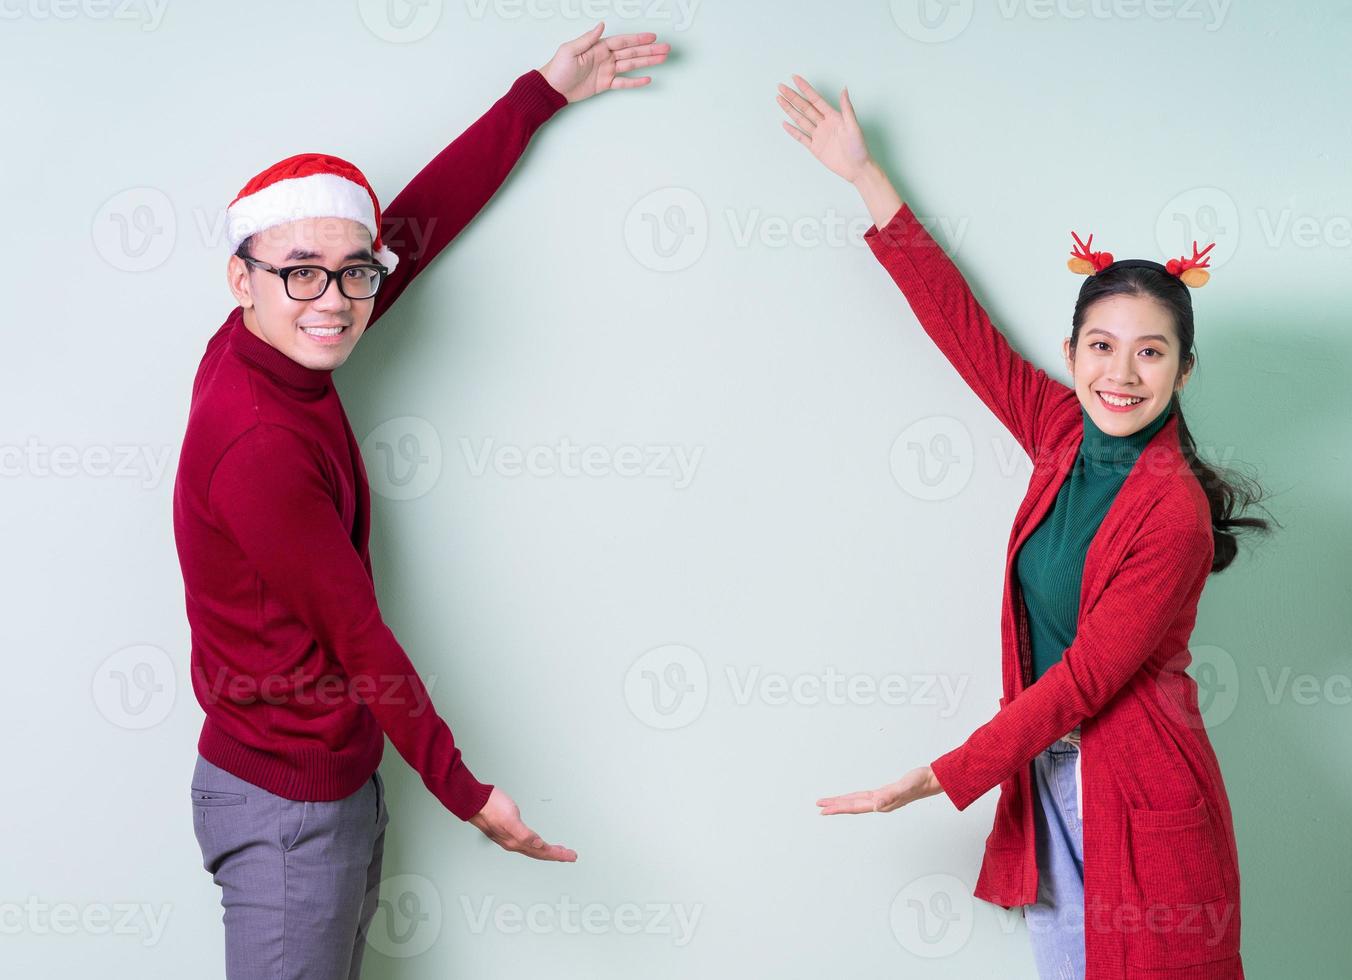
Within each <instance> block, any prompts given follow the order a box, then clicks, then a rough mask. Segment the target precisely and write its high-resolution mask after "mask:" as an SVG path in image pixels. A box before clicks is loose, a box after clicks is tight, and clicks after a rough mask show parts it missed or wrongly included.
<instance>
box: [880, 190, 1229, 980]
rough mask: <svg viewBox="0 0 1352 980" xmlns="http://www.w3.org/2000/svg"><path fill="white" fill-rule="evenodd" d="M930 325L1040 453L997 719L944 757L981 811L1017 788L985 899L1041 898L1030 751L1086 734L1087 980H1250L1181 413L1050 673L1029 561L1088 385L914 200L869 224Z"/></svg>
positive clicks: (981, 889) (1113, 523) (1005, 806)
mask: <svg viewBox="0 0 1352 980" xmlns="http://www.w3.org/2000/svg"><path fill="white" fill-rule="evenodd" d="M864 239H865V241H866V242H867V243H868V245H869V247H870V248H871V249H872V250H873V254H874V255H875V256H876V257H877V258H878V260H879V261H880V262H881V263H882V264H883V267H884V268H885V269H887V271H888V273H890V274H891V276H892V278H893V279H894V280H895V281H896V283H897V285H898V286H900V287H901V290H902V292H903V293H904V294H905V296H906V299H907V301H908V302H909V303H910V305H911V309H912V310H913V311H914V312H915V315H916V318H917V319H918V320H919V322H920V326H921V327H922V328H923V329H924V330H925V332H926V333H927V334H929V336H930V339H931V340H933V341H934V343H935V344H936V345H938V347H939V350H940V351H941V352H942V353H943V355H944V356H945V357H946V358H947V359H948V360H949V361H950V362H951V363H952V365H953V366H954V367H955V368H956V369H957V371H958V374H960V375H961V376H962V379H963V380H964V381H966V382H967V384H968V386H969V387H970V388H971V389H972V390H973V391H974V392H975V393H976V395H977V397H978V398H980V399H981V401H982V402H984V403H985V405H986V407H987V408H989V409H990V410H991V411H992V412H994V413H995V415H996V417H997V418H998V419H999V420H1000V421H1001V423H1003V424H1004V426H1005V428H1007V429H1008V430H1009V431H1010V433H1011V434H1012V435H1013V436H1014V438H1015V439H1016V440H1017V441H1018V443H1019V445H1020V446H1021V447H1022V448H1023V450H1024V451H1025V452H1026V453H1027V454H1028V456H1029V457H1030V459H1031V460H1032V461H1033V475H1032V478H1031V480H1030V482H1029V486H1028V492H1027V495H1026V496H1025V497H1024V499H1023V503H1022V505H1021V506H1020V507H1019V509H1018V512H1017V513H1016V514H1015V517H1014V527H1013V530H1012V531H1011V533H1010V537H1009V548H1008V551H1007V554H1006V559H1005V572H1004V601H1003V603H1002V607H1001V615H1000V640H1001V654H1002V656H1001V665H1002V675H1003V690H1004V696H1003V697H1001V698H1000V709H999V711H998V712H996V714H995V716H994V717H993V718H992V719H991V720H990V721H988V722H986V723H985V724H983V725H982V726H981V727H980V728H978V729H977V730H976V731H975V732H973V733H972V735H971V736H970V737H969V738H968V739H967V741H965V742H964V743H963V744H962V745H960V746H958V747H957V748H956V749H953V750H952V751H951V752H947V753H945V754H944V755H942V756H940V757H939V758H937V759H935V760H934V762H933V763H931V767H932V768H933V770H934V774H935V776H936V778H937V779H938V780H939V783H940V784H941V785H942V786H943V789H944V792H945V793H946V794H947V795H948V797H949V798H950V799H951V800H952V801H953V804H954V805H955V806H956V807H957V808H958V809H959V810H963V809H966V807H967V806H968V805H969V804H971V803H972V801H973V800H975V799H977V798H978V797H980V796H981V795H982V794H984V793H985V792H986V791H987V790H989V789H992V788H994V787H995V786H999V787H1000V796H999V799H998V801H997V803H996V808H995V826H994V828H993V829H992V830H991V832H990V835H989V836H988V837H987V838H986V846H985V856H984V858H983V860H982V862H981V872H980V875H979V876H978V878H977V882H976V887H975V889H974V892H973V894H974V895H975V896H976V897H977V898H981V899H984V900H985V901H988V902H993V903H995V904H997V905H1000V906H1002V907H1005V908H1011V907H1013V906H1015V905H1027V904H1030V903H1032V902H1035V901H1036V900H1037V879H1038V870H1037V859H1036V851H1035V838H1034V830H1033V828H1034V824H1033V807H1034V805H1035V804H1036V800H1035V793H1034V789H1033V784H1032V773H1031V768H1032V767H1031V765H1030V763H1031V760H1032V759H1033V757H1034V756H1036V755H1037V754H1038V753H1039V752H1041V751H1042V750H1043V749H1045V748H1047V746H1049V745H1050V744H1051V743H1052V742H1054V741H1055V740H1056V739H1057V738H1059V737H1060V736H1062V735H1064V734H1066V733H1067V732H1069V731H1070V730H1071V729H1072V728H1074V727H1075V725H1077V724H1078V725H1079V726H1080V735H1081V742H1080V752H1081V778H1082V783H1083V795H1084V893H1085V954H1086V977H1087V978H1088V980H1110V978H1111V980H1119V978H1123V980H1137V978H1141V980H1144V978H1160V980H1163V978H1165V977H1168V978H1169V980H1236V978H1242V977H1243V976H1244V970H1243V967H1242V965H1241V962H1240V954H1239V858H1238V853H1237V850H1236V847H1235V837H1234V828H1233V824H1232V821H1231V816H1230V803H1229V799H1228V798H1227V796H1226V793H1225V785H1224V783H1223V782H1222V780H1221V771H1220V766H1219V765H1218V763H1217V761H1216V755H1215V753H1214V751H1213V750H1212V748H1211V743H1210V741H1209V740H1208V739H1207V734H1206V729H1205V727H1204V726H1203V723H1202V719H1201V717H1200V712H1199V710H1198V705H1197V685H1196V683H1195V682H1194V681H1193V680H1192V678H1191V677H1190V676H1189V675H1188V674H1187V673H1185V672H1184V668H1185V667H1186V666H1187V665H1188V663H1189V662H1190V661H1191V654H1190V653H1189V651H1188V638H1189V636H1190V635H1191V633H1192V628H1193V623H1194V622H1195V620H1196V618H1197V600H1198V597H1199V596H1200V594H1201V592H1202V587H1203V585H1205V584H1206V579H1207V576H1208V575H1209V574H1210V572H1211V562H1212V558H1213V555H1214V546H1213V542H1212V529H1211V511H1210V508H1209V506H1208V503H1207V499H1206V496H1205V494H1204V493H1203V491H1202V487H1201V485H1200V484H1199V482H1198V481H1197V478H1196V476H1195V475H1194V474H1193V473H1192V472H1191V470H1190V469H1189V467H1188V464H1187V462H1186V460H1184V458H1183V456H1182V454H1181V452H1180V449H1179V443H1178V416H1177V413H1175V414H1174V416H1173V417H1172V418H1170V419H1169V421H1168V422H1167V423H1165V425H1164V426H1163V427H1161V429H1160V430H1159V431H1158V432H1157V433H1156V434H1155V435H1154V437H1152V438H1151V440H1150V442H1149V443H1148V444H1147V445H1146V447H1145V449H1144V450H1143V451H1142V453H1141V455H1140V457H1139V458H1138V459H1137V461H1136V465H1135V466H1134V467H1133V468H1132V470H1131V472H1130V473H1129V474H1128V476H1127V478H1126V481H1125V482H1124V483H1123V485H1122V487H1121V489H1120V490H1119V491H1118V494H1117V496H1116V497H1115V498H1114V500H1113V503H1112V506H1111V507H1110V508H1109V510H1108V513H1107V515H1106V516H1105V517H1104V520H1103V523H1102V524H1101V525H1100V527H1099V530H1098V532H1097V533H1096V534H1095V536H1094V539H1093V541H1092V542H1091V543H1090V546H1089V551H1088V554H1087V555H1086V557H1085V563H1084V578H1083V583H1082V586H1081V592H1080V607H1079V618H1078V621H1077V625H1076V635H1075V640H1074V642H1073V643H1072V644H1071V645H1070V646H1069V647H1068V648H1067V649H1066V651H1065V653H1064V654H1062V656H1061V659H1060V661H1058V662H1057V663H1055V664H1053V665H1052V667H1051V668H1050V669H1048V670H1047V671H1046V673H1044V674H1043V675H1042V676H1041V677H1040V678H1038V680H1037V681H1036V683H1030V680H1031V677H1032V664H1031V659H1030V658H1031V645H1030V643H1029V639H1028V626H1027V613H1026V609H1025V607H1024V604H1023V598H1022V596H1021V595H1020V593H1019V584H1018V576H1017V574H1016V573H1015V567H1014V556H1015V554H1016V553H1017V551H1018V549H1019V546H1020V545H1021V544H1022V543H1023V541H1024V539H1025V538H1026V537H1027V536H1028V535H1029V534H1031V533H1032V531H1033V530H1034V528H1036V527H1037V525H1038V522H1039V521H1040V520H1041V519H1042V517H1043V516H1044V515H1045V514H1046V513H1047V511H1048V510H1049V509H1050V507H1051V506H1052V504H1053V502H1054V501H1055V499H1056V493H1057V490H1058V489H1059V488H1060V486H1061V484H1062V482H1063V481H1064V480H1065V478H1066V476H1067V474H1068V473H1069V471H1070V466H1071V464H1072V463H1073V462H1074V459H1075V455H1076V452H1077V451H1078V449H1079V445H1080V441H1081V438H1082V436H1083V421H1082V418H1081V411H1080V403H1079V399H1078V397H1077V396H1076V394H1075V391H1074V389H1073V388H1070V387H1067V386H1066V385H1064V384H1061V383H1060V382H1058V381H1056V380H1055V379H1053V378H1050V377H1048V375H1047V373H1046V372H1045V371H1043V370H1041V369H1039V368H1035V367H1034V366H1033V365H1032V364H1030V363H1029V362H1028V361H1026V360H1024V359H1023V358H1022V357H1020V356H1019V355H1018V354H1017V353H1016V352H1015V351H1014V350H1013V349H1012V348H1011V347H1010V346H1009V344H1008V343H1007V342H1006V341H1005V339H1004V337H1003V336H1002V335H1001V334H1000V332H999V331H998V330H997V329H996V328H995V326H994V325H993V324H992V323H991V321H990V318H989V317H988V316H987V315H986V312H985V311H984V310H983V309H982V308H981V306H980V305H979V304H978V303H977V301H976V299H975V298H974V297H973V295H972V292H971V290H970V289H969V288H968V286H967V283H966V282H965V281H964V279H963V277H962V274H961V273H960V272H959V271H958V269H957V267H956V266H955V265H954V264H953V263H952V261H951V260H950V259H949V258H948V256H947V255H946V254H945V253H944V251H943V249H942V248H940V247H939V245H938V244H937V243H936V242H935V240H934V238H933V237H932V236H931V235H930V234H929V232H928V231H926V229H925V228H924V227H923V226H922V225H921V224H920V222H919V221H918V220H917V219H916V217H915V215H914V214H913V213H912V212H911V210H910V207H909V206H907V205H903V206H902V208H901V210H900V211H899V212H897V214H896V216H895V217H893V218H892V219H891V220H890V221H889V222H888V223H887V225H886V227H884V228H882V229H881V230H880V229H879V228H878V227H877V226H876V225H874V226H872V227H870V228H869V230H868V231H867V232H866V233H865V235H864Z"/></svg>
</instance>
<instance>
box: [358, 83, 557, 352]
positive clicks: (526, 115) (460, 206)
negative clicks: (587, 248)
mask: <svg viewBox="0 0 1352 980" xmlns="http://www.w3.org/2000/svg"><path fill="white" fill-rule="evenodd" d="M567 103H568V99H567V98H566V97H565V96H564V95H563V94H562V93H561V92H559V91H557V90H556V89H555V88H554V87H553V86H551V85H550V84H549V82H547V81H546V80H545V77H544V76H543V75H542V74H540V72H539V71H538V70H537V69H534V68H532V69H531V70H530V71H528V72H526V73H525V74H524V75H522V76H521V77H520V78H518V79H517V80H516V81H515V82H513V83H512V87H511V88H510V89H508V90H507V93H506V94H505V95H503V96H502V98H500V99H498V100H497V101H496V102H494V103H493V104H492V105H491V106H490V107H489V108H488V111H487V112H485V113H484V114H483V115H482V116H480V117H479V118H478V119H477V120H475V121H474V122H473V123H472V124H471V125H470V127H469V128H468V129H466V130H465V131H464V132H463V133H461V134H460V135H459V136H457V137H456V138H455V139H454V140H452V141H451V143H450V144H449V145H448V146H447V147H446V148H445V149H443V150H442V151H441V152H440V153H438V154H437V155H436V156H435V157H433V158H432V160H431V162H430V163H428V164H427V166H425V167H423V168H422V170H420V171H419V172H418V175H417V176H416V177H414V178H413V180H412V181H410V182H409V184H408V186H407V187H405V188H404V189H403V190H402V191H400V192H399V195H398V196H397V197H396V198H395V199H394V200H393V201H391V202H390V204H389V206H388V207H387V208H385V210H384V212H383V213H382V214H381V218H380V237H381V240H382V241H383V242H384V243H385V244H386V245H387V246H388V247H389V248H390V249H391V250H393V252H394V254H395V255H397V256H398V257H399V262H398V265H396V266H395V269H394V272H392V273H391V274H390V276H389V277H388V278H387V279H386V280H385V282H384V284H383V285H382V286H381V288H380V292H379V293H378V294H376V300H375V306H374V307H373V308H372V310H371V318H370V320H369V321H368V322H367V329H368V330H369V329H370V328H371V325H372V324H374V323H375V322H376V320H378V319H380V317H381V315H382V314H383V313H384V312H385V311H386V310H388V309H389V308H390V306H391V305H392V304H393V303H394V301H395V300H396V299H398V298H399V295H400V294H401V293H402V292H403V291H404V288H405V287H406V286H408V284H409V283H410V282H412V281H413V279H414V277H415V276H417V275H418V273H420V272H422V270H423V269H425V268H427V265H428V263H429V262H431V261H432V260H433V259H434V258H436V256H437V253H439V252H440V251H441V250H442V249H443V248H445V247H446V246H447V245H448V244H450V242H451V240H452V239H453V238H455V236H456V235H458V234H460V232H461V230H462V229H463V228H464V227H465V226H466V225H467V224H469V223H470V221H471V219H473V217H474V216H475V215H476V214H478V213H479V211H481V210H482V209H483V206H484V205H485V204H487V203H488V200H489V198H491V197H492V196H493V194H494V193H495V192H496V191H497V189H498V188H499V187H500V186H502V182H503V181H504V180H506V179H507V175H508V174H509V173H511V171H512V167H514V166H515V165H516V161H517V160H518V159H519V158H520V157H521V154H522V153H523V152H524V151H525V149H526V144H527V143H529V142H530V138H531V136H532V135H533V134H534V133H535V131H536V130H537V129H538V128H539V127H540V126H541V125H542V124H543V123H544V122H545V120H547V119H548V118H549V117H550V116H552V115H553V114H554V113H555V112H557V111H558V110H559V109H560V108H562V107H563V106H564V105H566V104H567Z"/></svg>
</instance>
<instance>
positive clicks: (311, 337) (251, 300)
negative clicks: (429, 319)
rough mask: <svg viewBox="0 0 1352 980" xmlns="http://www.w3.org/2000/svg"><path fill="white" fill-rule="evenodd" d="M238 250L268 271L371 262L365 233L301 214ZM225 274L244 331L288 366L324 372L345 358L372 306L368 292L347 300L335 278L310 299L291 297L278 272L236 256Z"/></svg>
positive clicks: (344, 221) (356, 226) (345, 222)
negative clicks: (282, 356)
mask: <svg viewBox="0 0 1352 980" xmlns="http://www.w3.org/2000/svg"><path fill="white" fill-rule="evenodd" d="M245 250H246V253H247V254H248V255H250V256H251V257H252V258H255V259H258V260H260V261H262V262H267V263H268V264H269V265H272V266H274V267H276V268H281V267H283V266H290V265H319V266H323V267H325V268H326V269H332V270H334V271H338V270H340V269H343V268H344V267H347V266H353V265H358V264H361V263H370V262H374V261H375V257H374V255H373V254H372V252H371V233H370V232H368V231H367V230H366V227H365V226H364V225H363V224H361V223H360V222H358V221H352V220H350V219H348V218H304V219H301V220H299V221H291V222H287V223H286V224H283V225H277V226H275V227H273V228H268V229H265V230H263V231H260V232H258V233H256V234H255V235H253V236H252V237H251V238H249V239H247V240H246V242H245ZM226 275H227V279H228V281H229V285H230V291H231V292H232V293H233V294H234V296H235V299H236V300H237V301H238V302H239V305H240V306H242V307H243V308H244V325H245V326H246V327H248V329H249V331H250V332H251V333H253V334H254V335H255V336H257V337H260V338H262V339H263V340H264V341H266V342H267V343H268V344H270V345H271V346H273V347H275V348H277V349H278V350H279V351H281V352H282V353H283V354H285V355H286V356H287V357H289V358H291V360H293V361H295V362H296V363H298V364H303V365H304V366H305V367H308V368H313V369H316V370H322V371H331V370H333V369H334V368H336V367H338V366H339V365H340V364H342V363H343V362H344V361H346V360H347V358H348V355H349V354H351V353H352V349H353V348H354V347H356V346H357V341H358V340H360V339H361V335H362V333H363V332H364V331H365V330H366V324H367V323H368V322H369V321H370V319H371V310H372V308H373V307H374V305H375V298H374V297H372V298H371V299H348V298H347V297H346V296H344V295H343V293H342V292H341V290H339V288H338V280H337V277H332V278H331V279H330V281H329V284H328V288H327V289H325V290H324V293H323V294H322V295H321V296H319V297H318V298H316V299H311V300H294V299H291V297H290V296H288V295H287V292H286V285H285V283H283V282H282V278H281V276H278V275H276V274H274V273H272V272H268V271H266V270H264V269H259V268H255V267H254V266H252V265H250V264H249V263H248V262H245V261H244V260H243V259H242V258H240V257H239V256H238V255H232V256H230V262H229V265H228V266H227V270H226ZM335 330H337V333H334V331H335Z"/></svg>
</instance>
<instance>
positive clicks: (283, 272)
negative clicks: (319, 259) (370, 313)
mask: <svg viewBox="0 0 1352 980" xmlns="http://www.w3.org/2000/svg"><path fill="white" fill-rule="evenodd" d="M240 258H241V259H243V260H244V261H245V262H247V263H249V265H252V266H254V267H255V268H259V269H262V270H263V271H264V272H271V273H274V274H276V275H278V276H281V277H282V288H283V289H284V290H286V295H287V298H289V299H291V300H294V301H295V302H297V303H311V302H314V301H315V300H317V299H319V298H320V297H321V296H323V295H324V294H325V293H327V292H328V291H329V282H330V281H331V280H333V279H334V278H335V277H336V278H337V280H338V292H340V293H342V294H343V295H344V296H346V297H347V298H348V299H350V300H364V299H375V298H376V295H377V294H378V293H379V292H380V287H381V286H383V285H385V277H386V276H388V275H389V274H390V270H389V269H387V268H385V267H384V266H383V265H381V264H380V263H379V262H357V263H354V264H352V265H345V266H343V267H342V268H341V269H326V268H325V267H324V266H322V265H311V264H309V263H303V264H301V265H284V266H282V267H281V268H278V267H277V266H275V265H273V264H272V263H270V262H264V261H263V260H262V259H256V258H254V257H253V256H252V255H241V256H240ZM297 269H314V270H315V271H317V272H322V273H324V288H323V289H321V290H320V291H319V292H317V293H315V294H314V295H313V296H306V297H300V296H292V295H291V282H290V278H289V277H290V275H291V273H293V272H295V271H296V270H297ZM348 269H375V270H376V276H377V279H376V289H375V292H373V293H372V294H371V295H370V296H351V295H349V294H348V291H347V290H346V289H344V288H343V277H342V276H341V275H340V273H342V272H346V271H347V270H348Z"/></svg>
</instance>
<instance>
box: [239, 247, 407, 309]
mask: <svg viewBox="0 0 1352 980" xmlns="http://www.w3.org/2000/svg"><path fill="white" fill-rule="evenodd" d="M240 258H241V259H243V260H244V261H245V262H247V263H249V264H250V265H252V266H255V267H256V268H259V269H262V270H263V271H265V272H272V273H275V274H277V275H279V276H281V277H282V285H283V286H284V287H285V289H286V295H287V296H289V297H291V298H292V299H294V300H311V299H319V297H321V296H323V295H324V292H325V291H326V290H327V289H328V288H329V280H330V279H332V278H334V277H335V276H336V277H337V279H338V291H339V292H341V293H342V294H343V295H344V296H346V297H347V298H348V299H370V298H371V297H372V296H374V295H375V294H376V292H377V291H378V290H379V289H380V284H381V283H382V282H384V281H385V277H386V276H387V275H389V270H388V269H386V268H385V267H384V266H383V265H379V264H376V263H371V264H365V263H363V264H362V265H345V266H343V267H342V268H341V269H337V270H335V269H326V268H324V267H323V266H322V265H287V266H282V267H281V268H280V269H279V268H277V266H275V265H270V264H269V263H267V262H263V261H261V260H259V259H256V258H254V257H253V256H251V255H241V256H240ZM340 273H341V275H340Z"/></svg>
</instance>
